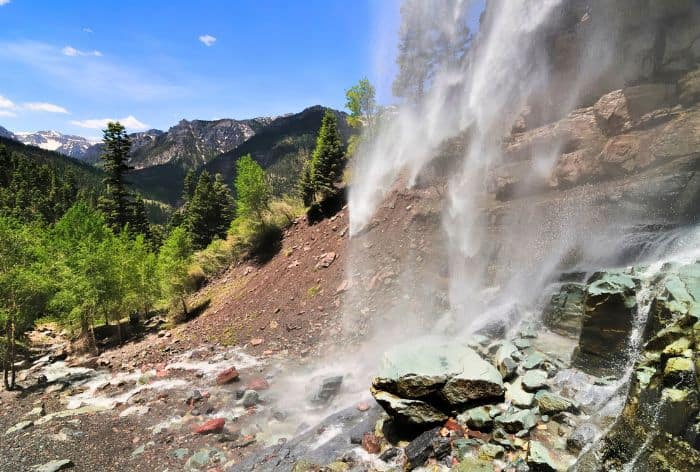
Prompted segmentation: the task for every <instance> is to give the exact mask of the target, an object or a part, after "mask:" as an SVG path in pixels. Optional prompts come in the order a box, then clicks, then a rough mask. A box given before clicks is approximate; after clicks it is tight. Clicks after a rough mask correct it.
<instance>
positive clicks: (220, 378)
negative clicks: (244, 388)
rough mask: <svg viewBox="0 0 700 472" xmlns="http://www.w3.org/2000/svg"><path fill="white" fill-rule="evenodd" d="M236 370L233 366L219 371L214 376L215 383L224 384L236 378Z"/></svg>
mask: <svg viewBox="0 0 700 472" xmlns="http://www.w3.org/2000/svg"><path fill="white" fill-rule="evenodd" d="M238 375H239V374H238V371H237V370H236V368H235V367H229V368H228V369H226V370H224V371H222V372H219V374H218V375H217V376H216V385H224V384H227V383H230V382H233V381H234V380H238Z"/></svg>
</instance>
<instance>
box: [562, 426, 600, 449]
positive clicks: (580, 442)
mask: <svg viewBox="0 0 700 472" xmlns="http://www.w3.org/2000/svg"><path fill="white" fill-rule="evenodd" d="M597 434H598V429H597V428H596V427H595V426H594V425H593V424H591V423H583V424H582V425H580V426H579V427H577V428H576V429H575V430H574V431H573V432H572V433H571V435H570V436H569V437H568V438H567V440H566V449H567V450H569V451H570V452H572V453H574V454H578V453H580V452H581V451H582V450H583V448H584V447H586V446H589V445H591V444H593V441H594V440H595V438H596V435H597Z"/></svg>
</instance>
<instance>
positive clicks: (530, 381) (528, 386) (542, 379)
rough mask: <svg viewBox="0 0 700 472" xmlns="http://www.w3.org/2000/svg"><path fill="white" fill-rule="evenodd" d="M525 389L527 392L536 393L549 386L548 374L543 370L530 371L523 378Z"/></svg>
mask: <svg viewBox="0 0 700 472" xmlns="http://www.w3.org/2000/svg"><path fill="white" fill-rule="evenodd" d="M522 384H523V389H524V390H525V391H526V392H536V391H537V390H540V389H542V388H545V387H546V386H547V372H545V371H543V370H528V371H527V372H526V373H525V375H523V377H522Z"/></svg>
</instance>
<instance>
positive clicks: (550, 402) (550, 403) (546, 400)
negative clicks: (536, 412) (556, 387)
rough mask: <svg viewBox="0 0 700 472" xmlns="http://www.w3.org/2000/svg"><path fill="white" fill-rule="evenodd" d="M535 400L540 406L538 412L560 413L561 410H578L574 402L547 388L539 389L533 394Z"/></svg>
mask: <svg viewBox="0 0 700 472" xmlns="http://www.w3.org/2000/svg"><path fill="white" fill-rule="evenodd" d="M535 401H536V402H537V406H538V407H539V408H540V412H541V413H543V414H546V415H551V414H555V413H561V412H562V411H569V412H575V411H576V410H578V408H577V406H576V404H575V403H574V402H573V401H572V400H569V399H568V398H564V397H562V396H560V395H556V394H554V393H552V392H548V391H547V390H540V391H539V392H537V393H536V394H535Z"/></svg>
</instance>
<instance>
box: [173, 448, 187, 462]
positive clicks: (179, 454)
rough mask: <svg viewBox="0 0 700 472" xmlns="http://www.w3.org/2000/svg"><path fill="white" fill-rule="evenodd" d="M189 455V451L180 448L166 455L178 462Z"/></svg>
mask: <svg viewBox="0 0 700 472" xmlns="http://www.w3.org/2000/svg"><path fill="white" fill-rule="evenodd" d="M189 453H190V450H189V449H187V448H186V447H180V448H177V449H174V450H172V451H170V452H169V453H168V455H169V456H170V457H172V458H173V459H176V460H179V461H180V460H182V459H184V458H185V457H186V456H187V454H189Z"/></svg>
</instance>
